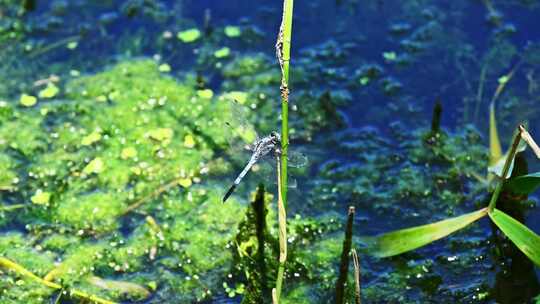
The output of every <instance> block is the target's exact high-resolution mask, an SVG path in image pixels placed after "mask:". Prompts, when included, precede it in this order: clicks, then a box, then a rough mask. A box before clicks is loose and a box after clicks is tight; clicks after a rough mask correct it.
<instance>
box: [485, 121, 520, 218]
mask: <svg viewBox="0 0 540 304" xmlns="http://www.w3.org/2000/svg"><path fill="white" fill-rule="evenodd" d="M522 128H523V126H521V125H520V126H519V128H518V130H517V133H516V134H515V135H514V138H513V139H512V145H511V146H510V150H509V151H508V155H507V156H506V161H505V162H504V167H503V171H502V175H501V179H500V180H499V182H498V183H497V187H496V188H495V191H493V195H492V196H491V200H490V201H489V206H488V212H492V211H493V209H495V206H496V204H497V200H498V199H499V195H500V194H501V190H502V188H503V185H504V182H505V181H506V176H507V175H508V171H509V170H510V164H512V161H513V160H514V157H515V156H516V151H517V148H518V146H519V142H520V140H521V129H522Z"/></svg>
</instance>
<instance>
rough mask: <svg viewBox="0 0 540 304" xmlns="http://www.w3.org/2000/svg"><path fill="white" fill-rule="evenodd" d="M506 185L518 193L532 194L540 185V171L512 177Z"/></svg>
mask: <svg viewBox="0 0 540 304" xmlns="http://www.w3.org/2000/svg"><path fill="white" fill-rule="evenodd" d="M504 187H505V189H508V190H510V191H511V192H513V193H516V194H531V193H533V192H534V191H535V190H536V189H538V187H540V172H536V173H531V174H527V175H522V176H518V177H516V178H512V179H511V180H509V181H508V182H507V183H506V184H505V186H504Z"/></svg>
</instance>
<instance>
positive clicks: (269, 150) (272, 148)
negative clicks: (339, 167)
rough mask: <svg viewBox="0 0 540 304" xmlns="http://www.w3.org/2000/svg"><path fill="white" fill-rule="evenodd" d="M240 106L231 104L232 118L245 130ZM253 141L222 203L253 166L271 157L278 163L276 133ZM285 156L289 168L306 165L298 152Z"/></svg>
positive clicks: (279, 155) (279, 144)
mask: <svg viewBox="0 0 540 304" xmlns="http://www.w3.org/2000/svg"><path fill="white" fill-rule="evenodd" d="M240 106H241V105H239V104H238V102H234V103H233V112H234V114H233V117H235V119H236V120H237V122H236V123H237V124H240V125H242V129H244V130H246V129H248V127H246V126H247V125H248V123H247V121H246V119H244V117H243V114H242V113H241V111H239V109H238V107H240ZM226 124H227V125H228V126H229V127H231V128H234V126H232V124H231V123H230V122H226ZM255 137H256V138H255V140H254V142H253V143H252V144H251V145H248V146H247V150H249V151H251V157H250V158H249V161H248V162H247V164H246V165H245V166H244V169H243V170H242V171H241V172H240V174H238V176H237V177H236V179H235V180H234V182H233V183H232V185H231V186H230V187H229V189H228V190H227V192H226V193H225V195H224V196H223V203H225V202H226V201H227V199H228V198H229V197H230V196H231V195H232V194H233V192H234V191H235V190H236V188H237V187H238V185H239V184H240V182H242V180H243V179H244V177H245V176H246V175H247V174H248V172H249V171H250V170H251V169H252V168H253V166H254V165H255V164H257V163H259V162H261V160H263V159H268V156H272V158H273V159H275V160H277V161H278V162H279V159H280V157H281V136H280V135H279V133H278V132H276V131H272V132H270V134H268V135H267V136H264V137H259V136H258V135H256V136H255ZM288 154H289V155H288V156H287V160H288V164H289V165H290V166H291V167H296V168H300V167H303V166H305V165H306V164H307V157H306V156H305V155H304V154H302V153H299V152H296V151H292V152H289V153H288ZM291 182H292V184H294V181H293V180H292V179H291Z"/></svg>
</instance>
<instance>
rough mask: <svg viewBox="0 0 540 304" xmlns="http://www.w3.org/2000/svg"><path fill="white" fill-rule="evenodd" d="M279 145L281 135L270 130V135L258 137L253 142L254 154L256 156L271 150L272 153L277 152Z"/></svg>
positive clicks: (263, 154) (258, 156)
mask: <svg viewBox="0 0 540 304" xmlns="http://www.w3.org/2000/svg"><path fill="white" fill-rule="evenodd" d="M280 146H281V137H280V136H279V134H278V133H277V132H275V131H274V132H271V133H270V135H268V136H265V137H263V138H261V139H259V140H258V141H257V142H256V143H255V147H254V154H256V155H257V158H260V157H262V156H265V155H267V154H268V153H271V152H273V153H274V154H279V150H280Z"/></svg>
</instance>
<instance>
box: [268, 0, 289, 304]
mask: <svg viewBox="0 0 540 304" xmlns="http://www.w3.org/2000/svg"><path fill="white" fill-rule="evenodd" d="M293 6H294V0H284V2H283V19H282V20H281V26H280V29H279V34H278V39H277V43H276V53H277V56H278V61H279V64H280V67H281V73H282V75H281V88H280V91H281V118H282V120H281V157H280V158H279V159H280V164H277V167H278V170H277V171H278V179H279V183H278V185H279V187H278V222H279V247H280V248H279V268H278V274H277V278H276V287H275V289H274V290H273V291H272V297H273V302H274V303H276V304H278V303H279V299H280V297H281V288H282V286H283V277H284V273H285V262H286V260H287V215H286V212H285V210H286V207H287V189H288V182H287V155H288V148H289V63H290V58H291V36H292V19H293Z"/></svg>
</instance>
